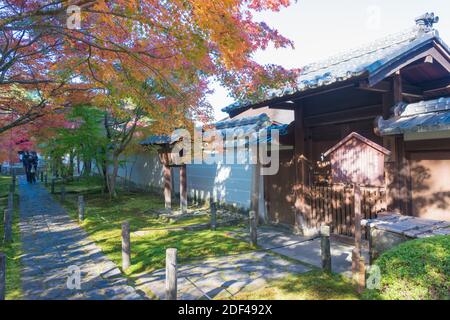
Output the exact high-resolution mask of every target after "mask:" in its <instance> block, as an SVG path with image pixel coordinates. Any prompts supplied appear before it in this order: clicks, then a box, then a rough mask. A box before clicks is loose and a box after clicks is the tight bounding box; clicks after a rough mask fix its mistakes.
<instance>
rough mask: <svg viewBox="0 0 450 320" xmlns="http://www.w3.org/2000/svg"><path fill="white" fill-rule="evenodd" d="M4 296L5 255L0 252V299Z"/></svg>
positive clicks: (3, 298)
mask: <svg viewBox="0 0 450 320" xmlns="http://www.w3.org/2000/svg"><path fill="white" fill-rule="evenodd" d="M5 296H6V256H5V255H4V254H3V253H0V300H5Z"/></svg>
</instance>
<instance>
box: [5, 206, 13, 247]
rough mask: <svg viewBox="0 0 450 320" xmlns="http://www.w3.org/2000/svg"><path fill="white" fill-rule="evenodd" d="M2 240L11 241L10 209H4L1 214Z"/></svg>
mask: <svg viewBox="0 0 450 320" xmlns="http://www.w3.org/2000/svg"><path fill="white" fill-rule="evenodd" d="M3 228H4V234H3V241H4V242H5V243H9V242H12V210H10V209H5V211H4V216H3Z"/></svg>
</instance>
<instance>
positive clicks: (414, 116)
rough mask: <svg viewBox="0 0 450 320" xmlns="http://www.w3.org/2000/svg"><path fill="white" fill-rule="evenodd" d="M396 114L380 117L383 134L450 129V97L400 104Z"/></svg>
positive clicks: (379, 124) (380, 130)
mask: <svg viewBox="0 0 450 320" xmlns="http://www.w3.org/2000/svg"><path fill="white" fill-rule="evenodd" d="M394 114H395V116H394V117H392V118H390V119H387V120H383V119H382V118H379V119H378V123H377V126H378V130H379V132H380V134H381V135H393V134H403V133H413V132H434V131H441V130H450V97H445V98H444V97H442V98H439V99H435V100H428V101H420V102H417V103H411V104H405V103H402V104H398V105H397V106H396V107H395V109H394Z"/></svg>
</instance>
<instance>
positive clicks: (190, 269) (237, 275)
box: [136, 252, 311, 300]
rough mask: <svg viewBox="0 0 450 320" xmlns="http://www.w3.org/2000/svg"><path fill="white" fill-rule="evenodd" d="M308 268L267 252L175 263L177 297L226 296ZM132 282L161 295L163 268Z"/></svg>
mask: <svg viewBox="0 0 450 320" xmlns="http://www.w3.org/2000/svg"><path fill="white" fill-rule="evenodd" d="M310 270H311V269H310V268H308V267H306V266H305V265H303V264H300V263H293V262H290V261H287V260H285V259H283V258H281V257H279V256H278V255H275V254H272V253H269V252H251V253H245V254H239V255H232V256H225V257H218V258H211V259H208V260H205V261H199V262H197V263H190V264H184V265H180V266H178V270H177V274H178V286H177V289H178V294H177V297H178V299H180V300H198V299H209V298H211V299H212V298H223V299H227V298H230V297H232V296H234V295H236V294H237V293H239V292H248V291H252V290H255V289H258V288H261V287H264V286H265V285H266V284H267V282H268V281H270V280H275V279H281V278H284V277H286V276H288V275H289V274H296V273H303V272H307V271H310ZM136 284H137V288H139V289H141V290H142V291H145V292H148V291H149V290H150V291H151V292H152V293H153V294H154V295H155V296H156V297H157V298H159V299H165V270H164V269H161V270H157V271H155V272H153V273H150V274H143V275H141V276H139V277H138V279H137V281H136Z"/></svg>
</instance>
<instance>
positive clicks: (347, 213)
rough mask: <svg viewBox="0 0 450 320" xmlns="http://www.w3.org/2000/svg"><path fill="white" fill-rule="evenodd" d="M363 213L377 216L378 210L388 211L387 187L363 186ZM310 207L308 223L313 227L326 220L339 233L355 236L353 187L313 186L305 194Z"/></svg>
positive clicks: (371, 216)
mask: <svg viewBox="0 0 450 320" xmlns="http://www.w3.org/2000/svg"><path fill="white" fill-rule="evenodd" d="M361 191H362V204H361V208H362V213H363V218H364V219H370V218H374V217H375V215H376V213H378V212H381V211H385V210H386V201H385V196H386V192H385V189H384V188H381V187H380V188H377V187H370V188H369V187H363V188H362V190H361ZM305 197H306V203H307V204H308V206H309V208H310V214H309V215H307V216H306V217H305V218H306V223H307V224H308V225H309V226H310V227H316V228H320V225H321V224H323V223H326V224H329V225H330V226H331V231H332V232H333V233H336V234H340V235H346V236H353V235H354V229H355V228H354V223H353V217H354V212H355V205H354V190H353V188H352V187H344V186H342V185H331V186H318V185H315V186H312V187H310V188H309V190H308V191H306V193H305Z"/></svg>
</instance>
